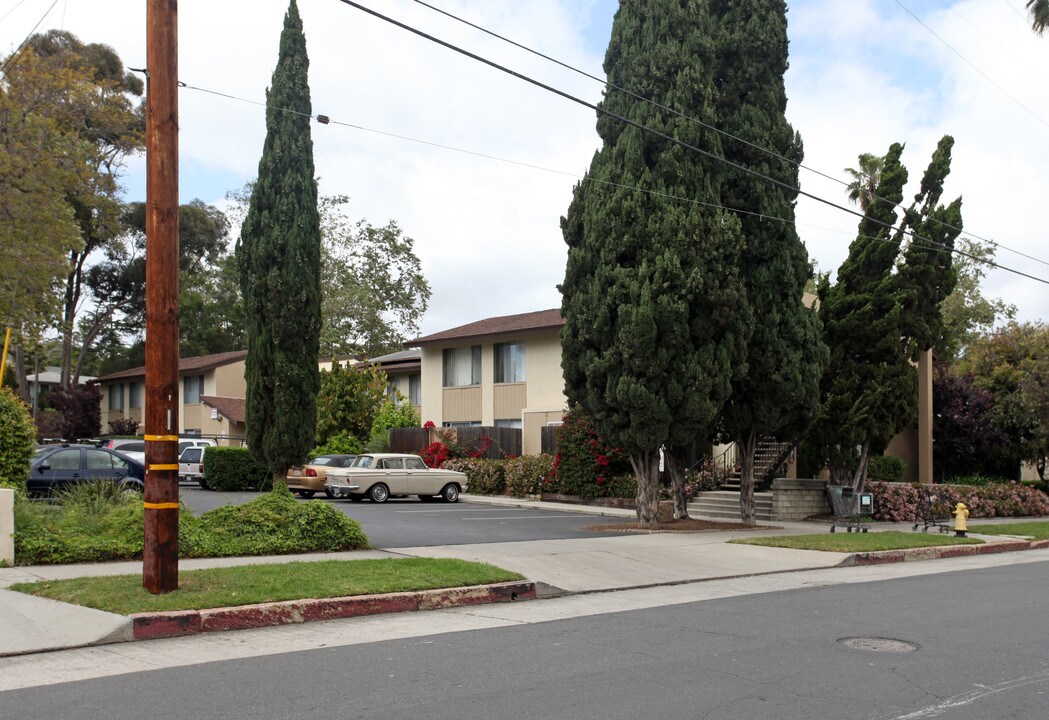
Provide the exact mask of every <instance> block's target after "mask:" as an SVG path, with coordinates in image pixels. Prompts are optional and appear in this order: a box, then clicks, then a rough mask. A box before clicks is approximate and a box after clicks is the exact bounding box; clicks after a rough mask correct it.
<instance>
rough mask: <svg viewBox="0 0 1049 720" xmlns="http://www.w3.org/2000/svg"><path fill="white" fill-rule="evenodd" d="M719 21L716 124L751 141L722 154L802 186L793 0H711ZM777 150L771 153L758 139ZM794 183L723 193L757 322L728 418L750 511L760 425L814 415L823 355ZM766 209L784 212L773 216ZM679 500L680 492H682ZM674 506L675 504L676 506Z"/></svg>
mask: <svg viewBox="0 0 1049 720" xmlns="http://www.w3.org/2000/svg"><path fill="white" fill-rule="evenodd" d="M710 7H711V13H712V14H713V15H714V17H715V19H716V26H717V28H718V29H719V31H720V35H719V38H718V48H719V54H718V55H719V58H720V61H721V64H720V65H719V71H718V73H717V77H718V81H717V88H718V97H719V99H720V101H719V103H718V114H719V118H720V127H721V128H722V129H723V130H725V131H726V132H728V133H731V134H732V135H734V136H736V137H740V138H745V139H746V140H747V141H748V143H753V145H751V144H748V143H742V142H738V141H735V140H726V141H725V147H724V151H725V157H726V158H727V159H729V160H731V161H733V162H735V163H737V164H739V165H743V166H745V167H749V168H753V169H755V170H757V171H759V172H761V173H762V174H764V175H767V176H770V177H773V178H775V179H777V180H779V181H780V182H782V183H784V184H785V185H787V186H789V187H797V186H798V166H797V163H800V162H801V160H802V157H803V152H802V145H801V138H800V136H799V135H798V134H797V133H795V132H794V130H793V128H791V126H790V124H789V123H788V122H787V119H786V116H785V114H784V113H785V112H786V107H787V95H786V92H785V90H784V87H783V74H784V73H785V72H786V70H787V17H786V13H787V6H786V3H785V2H783V1H782V0H746V1H744V2H738V1H730V0H715V1H714V2H711V3H710ZM754 145H758V146H760V147H763V148H769V149H772V150H774V151H775V152H776V153H777V154H778V155H779V156H780V157H773V156H771V155H769V154H768V153H766V152H762V151H761V150H759V149H757V148H756V147H754ZM796 200H797V192H795V191H791V190H787V189H784V188H783V187H780V186H775V185H772V184H771V183H769V182H768V181H767V180H763V179H761V178H758V177H755V176H754V175H751V174H747V173H743V172H739V171H736V172H733V173H731V174H729V175H728V176H727V177H726V178H725V180H724V181H723V182H722V184H721V201H722V204H723V205H724V206H725V207H727V208H732V209H734V210H738V211H739V212H738V213H737V217H738V219H739V223H740V227H741V228H742V230H743V236H744V238H745V245H744V249H743V252H742V255H741V258H740V266H741V267H742V268H745V270H746V271H745V272H744V273H743V280H744V285H745V288H746V293H747V300H748V302H749V303H750V306H751V309H752V310H753V312H754V317H755V318H756V323H755V326H754V332H753V335H752V336H751V338H750V341H749V343H748V349H749V353H748V357H747V372H746V373H745V374H742V375H739V376H738V377H736V378H735V380H734V381H733V383H732V397H731V399H730V400H729V402H728V403H727V404H726V405H725V409H724V412H723V414H722V423H723V425H724V427H725V429H726V430H727V431H728V432H729V433H730V434H731V435H732V437H733V438H734V439H735V441H736V443H737V446H738V448H739V451H740V468H741V471H742V472H741V483H740V514H741V518H742V520H743V521H744V522H745V523H748V524H753V523H754V522H755V519H754V452H755V450H756V449H757V445H758V441H759V439H760V438H761V436H763V435H784V436H785V437H787V438H796V437H798V436H799V435H800V434H801V433H802V432H803V431H804V430H805V429H807V428H808V426H809V425H810V424H811V423H812V422H813V421H814V420H815V419H816V417H817V415H818V414H819V405H820V376H821V375H822V372H823V365H824V364H825V363H826V362H827V347H826V345H825V344H824V342H823V338H822V329H821V327H820V321H819V317H818V315H817V314H816V312H815V310H814V309H812V308H806V307H804V305H803V304H802V294H803V292H804V288H805V283H806V282H807V281H808V279H809V277H810V276H811V274H812V272H811V269H810V266H809V262H808V253H807V252H806V250H805V246H804V245H803V244H802V242H801V238H799V237H798V234H797V231H796V230H795V227H794V204H795V202H796ZM768 218H778V220H775V221H770V220H769V219H768ZM679 503H682V504H683V499H680V500H679ZM675 510H676V508H675Z"/></svg>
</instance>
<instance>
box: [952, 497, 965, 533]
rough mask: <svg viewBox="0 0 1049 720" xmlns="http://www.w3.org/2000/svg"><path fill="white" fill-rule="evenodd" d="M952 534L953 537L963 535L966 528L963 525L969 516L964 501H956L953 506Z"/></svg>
mask: <svg viewBox="0 0 1049 720" xmlns="http://www.w3.org/2000/svg"><path fill="white" fill-rule="evenodd" d="M951 514H952V515H954V535H955V537H965V531H966V530H968V528H967V527H966V526H965V520H966V519H967V518H968V517H969V508H967V507H965V503H958V504H957V505H955V506H954V512H953V513H951Z"/></svg>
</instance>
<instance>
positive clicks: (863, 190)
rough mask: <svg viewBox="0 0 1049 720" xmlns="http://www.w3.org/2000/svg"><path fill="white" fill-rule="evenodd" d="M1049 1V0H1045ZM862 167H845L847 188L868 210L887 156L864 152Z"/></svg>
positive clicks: (865, 209) (854, 200)
mask: <svg viewBox="0 0 1049 720" xmlns="http://www.w3.org/2000/svg"><path fill="white" fill-rule="evenodd" d="M1044 1H1045V2H1046V3H1049V0H1044ZM859 161H860V167H859V169H858V170H857V169H855V168H845V172H846V173H847V174H848V175H849V177H851V178H852V182H850V183H849V184H848V185H847V186H846V189H847V190H848V191H849V201H850V202H858V203H859V204H860V210H862V211H863V212H867V208H869V207H870V205H871V202H872V201H873V200H874V197H875V195H874V192H875V191H876V190H877V189H878V181H879V180H881V171H882V168H884V167H885V158H883V157H881V156H880V155H872V154H871V153H863V154H862V155H860V157H859Z"/></svg>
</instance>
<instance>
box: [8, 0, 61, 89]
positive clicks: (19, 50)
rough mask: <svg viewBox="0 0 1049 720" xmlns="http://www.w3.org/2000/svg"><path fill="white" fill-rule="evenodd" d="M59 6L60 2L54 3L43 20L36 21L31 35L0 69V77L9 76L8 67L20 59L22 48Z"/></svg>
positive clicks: (30, 32) (26, 37) (42, 17)
mask: <svg viewBox="0 0 1049 720" xmlns="http://www.w3.org/2000/svg"><path fill="white" fill-rule="evenodd" d="M57 4H58V0H55V1H54V2H53V3H51V7H49V8H48V9H47V10H46V11H45V12H44V14H43V16H41V18H40V19H39V20H37V21H36V25H34V26H33V29H32V30H30V31H29V34H28V35H26V36H25V40H23V41H22V42H21V43H20V44H19V45H18V47H17V48H16V49H15V51H14V52H13V53H11V54H10V55H9V56H8V58H7V60H5V61H4V64H3V66H2V67H0V76H6V75H7V66H8V65H10V64H11V63H12V62H14V60H15V58H18V57H20V56H21V52H22V48H24V47H25V45H26V43H27V42H29V38H31V37H33V33H35V32H36V29H37V28H38V27H40V23H42V22H44V20H45V19H46V18H47V16H48V15H50V14H51V11H52V10H54V9H55V5H57ZM16 7H17V6H16ZM4 17H7V16H6V15H5V16H4Z"/></svg>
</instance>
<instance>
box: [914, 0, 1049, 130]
mask: <svg viewBox="0 0 1049 720" xmlns="http://www.w3.org/2000/svg"><path fill="white" fill-rule="evenodd" d="M895 2H896V4H897V5H899V6H900V7H901V8H903V11H904V12H905V13H907V14H908V15H910V16H911V17H912V18H914V20H915V22H917V23H918V24H919V25H921V26H922V27H923V28H925V29H926V30H928V31H929V32H930V33H932V36H933V37H934V38H936V39H937V40H939V41H940V42H941V43H943V44H944V45H945V46H946V47H947V49H948V50H950V51H951V52H952V53H954V54H955V55H957V56H958V57H960V58H961V59H962V62H964V63H965V64H966V65H968V66H969V67H971V68H972V69H973V70H975V71H976V72H978V73H979V74H980V76H981V77H983V79H984V80H986V81H987V82H989V83H991V84H992V85H994V86H995V87H996V88H998V90H999V91H1000V92H1001V93H1002V94H1003V95H1005V96H1006V97H1007V98H1009V99H1010V100H1012V101H1013V102H1014V103H1016V105H1017V106H1019V107H1020V108H1021V109H1023V110H1024V111H1025V112H1026V113H1027V114H1028V115H1030V116H1031V117H1033V118H1034V119H1035V120H1037V121H1038V122H1040V123H1042V125H1045V126H1046V127H1049V122H1046V121H1045V120H1043V119H1042V118H1041V117H1039V116H1038V115H1036V114H1035V112H1034V111H1033V110H1031V108H1029V107H1027V106H1026V105H1024V104H1023V103H1022V102H1020V101H1019V100H1018V99H1016V98H1015V97H1013V95H1012V94H1011V93H1009V91H1008V90H1006V89H1005V88H1003V87H1002V86H1001V85H999V84H998V83H997V82H995V81H994V80H993V79H992V78H991V76H990V75H988V74H987V73H985V72H984V71H983V70H981V69H980V68H978V67H976V66H975V65H974V64H973V63H972V62H970V61H969V58H967V57H965V56H964V55H962V54H961V53H960V52H958V51H957V50H956V49H955V48H954V46H952V45H951V44H950V43H949V42H947V41H946V40H944V39H943V38H942V37H940V35H938V34H937V32H936V31H935V30H933V29H932V28H931V27H929V26H928V25H926V24H925V22H923V21H922V19H921V18H920V17H918V16H917V15H915V14H914V13H912V12H911V11H910V9H909V8H908V7H907V6H906V5H904V4H903V3H902V2H900V0H895Z"/></svg>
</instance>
